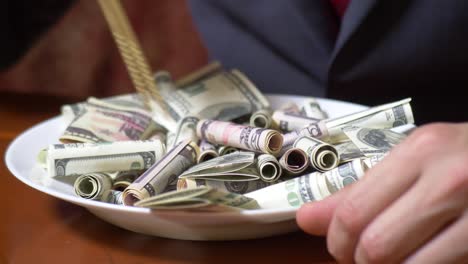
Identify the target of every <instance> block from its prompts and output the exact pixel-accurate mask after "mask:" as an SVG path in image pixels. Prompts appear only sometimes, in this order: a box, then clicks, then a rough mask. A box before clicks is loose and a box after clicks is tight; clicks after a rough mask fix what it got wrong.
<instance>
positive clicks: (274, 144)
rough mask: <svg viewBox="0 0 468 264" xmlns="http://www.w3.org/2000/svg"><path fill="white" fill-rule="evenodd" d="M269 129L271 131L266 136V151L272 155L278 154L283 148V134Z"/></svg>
mask: <svg viewBox="0 0 468 264" xmlns="http://www.w3.org/2000/svg"><path fill="white" fill-rule="evenodd" d="M271 131H272V132H271V133H270V134H269V136H268V137H267V138H266V151H267V153H270V154H272V155H273V156H278V155H279V153H280V151H281V149H282V148H283V136H282V135H281V133H279V132H277V131H275V130H271Z"/></svg>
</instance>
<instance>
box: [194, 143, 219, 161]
mask: <svg viewBox="0 0 468 264" xmlns="http://www.w3.org/2000/svg"><path fill="white" fill-rule="evenodd" d="M199 147H200V155H199V156H198V159H197V163H201V162H204V161H207V160H210V159H214V158H216V157H218V156H219V153H218V150H217V149H216V146H215V145H213V144H211V143H210V142H208V141H206V140H200V143H199Z"/></svg>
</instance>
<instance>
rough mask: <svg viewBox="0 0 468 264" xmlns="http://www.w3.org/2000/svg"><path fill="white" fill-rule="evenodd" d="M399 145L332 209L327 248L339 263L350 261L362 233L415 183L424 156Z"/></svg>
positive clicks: (409, 146) (407, 144)
mask: <svg viewBox="0 0 468 264" xmlns="http://www.w3.org/2000/svg"><path fill="white" fill-rule="evenodd" d="M403 143H405V142H403ZM403 143H402V144H401V145H398V146H396V147H394V150H392V151H391V152H390V154H388V156H387V157H386V158H384V159H383V160H382V161H381V162H379V163H378V164H377V165H376V166H375V167H373V168H372V169H370V170H369V171H367V173H366V175H365V176H364V177H363V178H362V179H361V180H360V181H359V182H357V183H356V184H355V185H356V186H354V188H353V190H352V191H351V192H350V193H349V195H347V196H346V197H345V198H344V199H343V201H342V202H341V204H340V205H339V206H338V207H337V208H336V210H335V213H334V216H333V218H332V221H331V223H330V226H329V230H328V234H327V246H328V250H329V252H330V254H332V255H333V256H334V257H335V258H336V259H337V260H339V261H340V262H345V261H347V260H351V259H353V257H354V251H355V248H356V245H357V242H358V239H359V236H360V234H361V232H362V231H363V229H364V228H365V227H366V226H367V225H368V224H369V223H370V222H371V221H372V220H373V219H374V218H375V217H376V216H377V215H378V214H379V213H380V212H381V211H383V210H384V209H385V208H386V207H387V206H389V205H390V204H391V203H392V202H393V201H395V200H396V199H397V198H398V197H400V196H401V195H402V194H403V193H404V192H406V190H407V189H409V188H410V186H411V185H412V184H413V183H414V182H415V181H416V180H417V178H418V176H419V174H420V168H421V163H422V162H423V161H424V155H425V154H420V152H419V151H417V145H418V144H409V143H406V144H403ZM415 145H416V146H415ZM427 152H430V151H427Z"/></svg>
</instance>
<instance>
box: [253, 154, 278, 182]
mask: <svg viewBox="0 0 468 264" xmlns="http://www.w3.org/2000/svg"><path fill="white" fill-rule="evenodd" d="M257 168H258V172H259V174H260V177H261V179H262V180H263V181H265V182H275V181H277V180H278V179H279V178H280V177H281V174H282V173H283V170H282V169H281V165H280V163H279V161H278V159H276V158H275V156H273V155H271V154H260V155H258V157H257Z"/></svg>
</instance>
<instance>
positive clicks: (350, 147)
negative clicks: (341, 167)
mask: <svg viewBox="0 0 468 264" xmlns="http://www.w3.org/2000/svg"><path fill="white" fill-rule="evenodd" d="M334 146H335V149H336V150H337V151H338V154H339V157H340V163H344V162H347V161H350V160H353V159H360V158H364V157H365V156H364V154H363V153H362V152H361V150H359V148H358V147H357V146H356V145H355V144H354V143H353V142H352V141H345V142H342V143H339V144H336V145H334Z"/></svg>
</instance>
